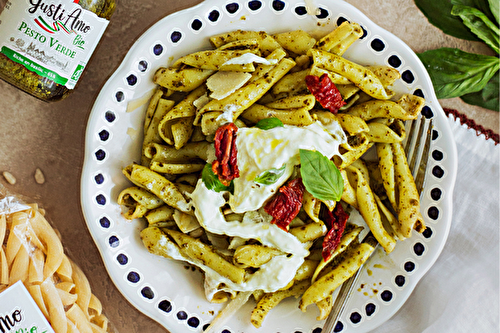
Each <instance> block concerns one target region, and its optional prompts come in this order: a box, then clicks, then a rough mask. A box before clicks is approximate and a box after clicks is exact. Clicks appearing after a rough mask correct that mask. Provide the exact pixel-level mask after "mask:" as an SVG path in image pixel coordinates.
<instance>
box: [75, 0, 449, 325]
mask: <svg viewBox="0 0 500 333" xmlns="http://www.w3.org/2000/svg"><path fill="white" fill-rule="evenodd" d="M316 4H317V5H318V6H319V7H320V8H321V9H322V11H321V15H320V16H319V17H316V16H311V15H307V14H305V3H303V2H300V1H294V0H278V1H276V0H274V1H273V0H265V1H258V0H257V1H231V0H229V1H226V0H214V1H206V2H203V3H201V4H199V5H197V6H196V7H193V8H190V9H187V10H183V11H181V12H177V13H175V14H172V15H169V16H167V17H165V18H164V19H162V20H160V21H159V22H158V23H156V24H155V25H154V26H153V27H151V28H150V29H149V30H148V31H147V32H146V33H144V35H143V36H141V37H140V38H139V39H138V40H137V41H136V43H135V44H134V45H133V47H132V48H131V49H130V51H129V52H128V54H127V56H126V57H125V59H124V60H123V62H122V64H121V66H120V67H119V68H118V70H117V71H116V72H115V73H114V75H113V76H112V77H111V78H110V79H109V80H108V82H107V83H106V84H105V86H104V87H103V89H102V91H101V92H100V94H99V96H98V98H97V100H96V101H95V104H94V107H93V109H92V112H91V115H90V117H89V121H88V125H87V133H86V147H85V161H84V166H83V173H82V179H81V190H82V193H81V201H82V208H83V213H84V216H85V219H86V222H87V226H88V228H89V230H90V233H91V234H92V236H93V238H94V241H95V243H96V244H97V247H98V248H99V250H100V253H101V255H102V258H103V260H104V263H105V266H106V268H107V270H108V272H109V275H110V276H111V278H112V280H113V281H114V283H115V284H116V286H117V288H118V290H120V292H121V293H122V294H123V295H124V296H125V297H126V298H127V299H128V300H129V301H130V302H131V303H132V304H133V305H134V306H135V307H137V308H138V309H139V310H140V311H142V312H143V313H144V314H146V315H148V316H150V317H151V318H153V319H154V320H156V321H158V322H159V323H160V324H162V325H163V326H164V327H165V328H167V329H168V330H169V331H171V332H202V331H203V327H206V325H207V324H208V323H210V321H211V320H212V319H213V317H214V314H215V313H217V311H218V310H220V309H221V308H222V305H217V304H210V303H209V302H207V301H206V299H205V297H204V292H203V280H202V276H201V274H200V273H198V272H194V271H192V270H190V269H187V268H186V266H185V265H184V264H182V263H179V262H174V261H169V260H167V259H163V258H160V257H158V256H155V255H151V254H149V253H148V252H147V250H146V249H145V248H144V246H143V245H142V243H141V240H140V238H139V231H140V230H141V229H142V228H143V227H144V225H143V222H141V221H138V220H137V221H133V222H128V221H126V220H125V219H124V218H123V217H122V216H121V215H120V213H121V209H120V207H119V206H118V204H117V203H116V198H117V196H118V194H119V192H120V191H121V190H122V189H123V188H125V187H128V186H130V183H129V182H128V181H127V180H126V178H125V177H124V176H123V175H122V173H121V170H122V168H123V167H124V166H126V165H128V164H130V163H132V162H133V161H138V160H139V157H140V146H141V136H142V129H141V128H142V124H143V116H144V110H145V104H144V103H145V102H147V97H148V96H149V95H150V93H151V92H152V90H153V89H154V87H155V86H154V84H153V83H152V76H153V74H154V73H155V70H156V69H157V68H159V67H161V66H166V65H168V64H170V63H171V62H172V61H173V60H175V59H176V58H178V57H179V56H182V55H185V54H187V53H190V52H193V51H197V50H200V49H206V48H209V47H210V44H209V42H208V37H209V36H211V35H214V34H218V33H222V32H227V31H231V30H236V29H247V30H265V31H267V32H271V33H275V32H283V31H289V30H294V29H303V30H305V31H308V32H311V33H314V34H316V33H320V34H321V33H322V34H324V33H326V32H327V31H331V30H332V29H333V28H335V27H336V26H337V24H338V22H341V21H342V20H344V19H347V20H350V21H354V22H357V23H359V24H361V26H362V27H363V28H364V29H365V31H366V35H365V36H364V37H363V38H362V39H361V40H359V41H357V42H356V43H355V44H354V45H353V46H352V47H351V48H350V49H349V50H348V52H347V53H346V54H345V57H346V58H348V59H351V60H353V61H356V62H358V63H360V64H364V65H373V64H386V65H389V66H393V67H395V68H397V69H398V70H399V71H400V72H401V73H402V79H400V80H398V81H397V83H396V84H395V85H394V90H395V91H396V92H398V93H406V92H409V93H415V94H419V95H423V96H424V97H425V98H426V101H427V102H426V108H425V114H426V115H427V117H432V118H433V119H434V124H435V128H434V139H433V142H432V151H435V153H434V154H432V156H431V159H430V162H429V168H428V175H427V181H426V186H425V189H424V192H423V198H422V202H421V204H422V214H423V215H424V217H425V219H426V223H427V225H428V226H429V227H430V229H429V230H430V232H427V233H425V234H424V235H420V234H417V233H414V236H413V237H412V238H411V239H408V240H406V241H404V242H400V243H398V245H397V246H396V249H395V251H394V252H393V253H391V254H390V255H388V256H387V255H385V254H384V253H382V251H377V252H376V253H375V254H374V256H372V258H371V259H370V260H369V262H368V263H367V264H366V267H367V269H366V270H364V273H363V275H362V276H361V277H360V281H359V285H358V286H357V287H356V290H355V292H354V295H353V297H352V299H351V300H350V302H349V304H348V305H347V309H346V311H345V312H344V315H343V317H342V318H341V319H340V322H341V324H339V325H338V326H337V330H336V331H338V332H346V333H347V332H356V333H361V332H367V331H369V330H371V329H374V328H375V327H377V326H379V325H381V324H382V323H383V322H385V321H387V320H388V319H389V318H390V317H391V316H392V315H393V314H394V313H396V311H397V310H398V309H399V308H400V307H401V306H402V305H403V303H404V302H405V301H406V299H407V298H408V296H409V295H410V293H411V292H412V290H413V289H414V288H415V286H416V284H417V283H418V281H419V280H420V279H421V278H422V276H423V275H424V274H425V272H426V271H427V270H428V269H429V268H430V267H431V266H432V265H433V263H434V262H435V260H436V259H437V257H438V256H439V254H440V252H441V250H442V248H443V246H444V244H445V242H446V239H447V236H448V231H449V228H450V224H451V216H452V191H453V187H454V182H455V176H456V163H457V158H456V148H455V144H454V142H453V138H452V134H451V131H450V129H449V125H448V123H447V121H446V117H445V115H444V112H443V110H442V109H441V107H440V106H439V104H438V101H437V99H436V97H435V95H434V92H433V89H432V85H431V81H430V79H429V76H428V75H427V72H426V71H425V69H424V67H423V66H422V64H421V63H420V61H419V60H418V58H417V56H416V55H415V54H414V53H413V52H412V51H411V50H410V48H408V47H407V46H406V45H405V44H404V43H403V42H402V41H401V40H399V39H398V38H397V37H395V36H394V35H392V34H391V33H389V32H387V31H385V30H383V29H381V28H380V27H378V26H377V25H375V24H374V23H373V22H371V21H370V20H369V19H368V18H367V17H366V16H365V15H363V14H362V13H361V12H360V11H358V10H357V9H356V8H354V7H353V6H351V5H349V4H347V3H345V2H343V1H339V0H323V1H321V2H317V3H316ZM297 305H298V301H297V300H295V299H288V300H285V301H284V302H283V303H281V304H280V305H279V306H278V307H277V308H275V309H273V310H272V311H271V313H270V314H269V315H268V317H267V318H266V319H265V321H264V324H263V327H262V328H261V329H260V330H257V329H255V328H254V327H253V326H252V325H251V324H250V312H251V309H252V306H253V305H252V304H247V306H245V307H243V308H242V309H241V310H240V311H239V312H238V314H237V315H236V316H234V317H233V318H232V319H231V320H230V321H229V322H228V323H227V325H226V326H225V330H223V332H224V333H235V332H246V333H249V332H266V333H270V332H303V333H307V332H314V333H319V332H321V327H322V325H323V323H322V322H318V321H316V316H317V315H318V311H317V309H316V308H315V307H314V306H311V307H309V308H308V311H307V312H306V313H303V312H301V311H300V310H299V309H298V308H297Z"/></svg>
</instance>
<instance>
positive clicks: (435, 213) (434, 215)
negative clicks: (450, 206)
mask: <svg viewBox="0 0 500 333" xmlns="http://www.w3.org/2000/svg"><path fill="white" fill-rule="evenodd" d="M427 215H428V216H429V217H430V218H431V219H433V220H437V219H438V217H439V209H437V207H435V206H432V207H429V209H428V210H427Z"/></svg>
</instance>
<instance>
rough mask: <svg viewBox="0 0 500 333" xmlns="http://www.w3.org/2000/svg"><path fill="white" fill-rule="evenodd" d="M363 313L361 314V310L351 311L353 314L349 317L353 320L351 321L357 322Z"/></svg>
mask: <svg viewBox="0 0 500 333" xmlns="http://www.w3.org/2000/svg"><path fill="white" fill-rule="evenodd" d="M361 318H362V317H361V315H360V314H359V312H353V313H351V316H350V317H349V319H350V320H351V323H353V324H357V323H359V322H360V321H361Z"/></svg>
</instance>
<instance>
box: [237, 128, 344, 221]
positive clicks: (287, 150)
mask: <svg viewBox="0 0 500 333" xmlns="http://www.w3.org/2000/svg"><path fill="white" fill-rule="evenodd" d="M340 133H342V134H340ZM332 134H333V135H335V137H334V136H332ZM344 140H346V139H345V136H343V131H342V128H341V127H340V125H339V124H338V123H337V122H335V121H333V122H331V123H330V124H329V125H328V127H325V126H323V125H321V123H319V122H315V123H313V124H311V125H309V126H304V127H296V126H284V127H275V128H272V129H269V130H262V129H259V128H256V127H252V128H240V129H239V130H238V134H237V138H236V148H237V150H238V169H239V171H240V177H239V178H237V179H235V180H234V195H232V196H231V197H230V199H229V205H230V206H231V209H232V210H233V211H234V212H235V213H243V212H247V211H251V210H257V209H259V208H260V207H261V206H262V205H263V204H264V202H265V201H267V200H268V199H269V198H270V197H271V196H273V195H274V194H275V193H276V191H277V190H278V189H279V188H280V186H281V185H283V183H285V181H286V180H287V179H288V178H289V177H290V175H291V174H292V172H293V167H294V166H295V165H298V164H299V163H300V160H299V150H300V149H309V150H317V151H319V152H320V153H322V154H323V155H325V156H327V157H328V158H331V157H332V156H333V155H339V150H338V149H339V145H340V144H341V143H342V142H344ZM283 165H286V168H285V172H284V174H283V175H282V176H281V177H280V178H279V179H278V181H277V182H276V183H274V184H272V185H268V186H263V185H260V184H257V183H255V182H254V179H255V177H256V176H258V175H259V174H261V173H262V172H265V171H266V170H269V169H272V168H274V169H279V168H281V167H282V166H283Z"/></svg>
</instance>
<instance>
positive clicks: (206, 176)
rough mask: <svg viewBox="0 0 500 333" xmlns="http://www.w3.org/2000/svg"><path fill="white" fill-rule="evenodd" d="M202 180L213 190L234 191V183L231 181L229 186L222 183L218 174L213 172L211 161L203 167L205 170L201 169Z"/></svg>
mask: <svg viewBox="0 0 500 333" xmlns="http://www.w3.org/2000/svg"><path fill="white" fill-rule="evenodd" d="M201 180H202V181H203V183H205V186H206V187H207V188H208V189H209V190H213V191H215V192H221V191H229V192H233V186H232V184H233V183H232V182H231V185H229V186H226V185H224V184H222V183H221V181H220V180H219V177H217V175H216V174H215V173H214V172H213V170H212V165H211V164H210V163H207V164H205V166H204V167H203V170H202V171H201Z"/></svg>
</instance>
